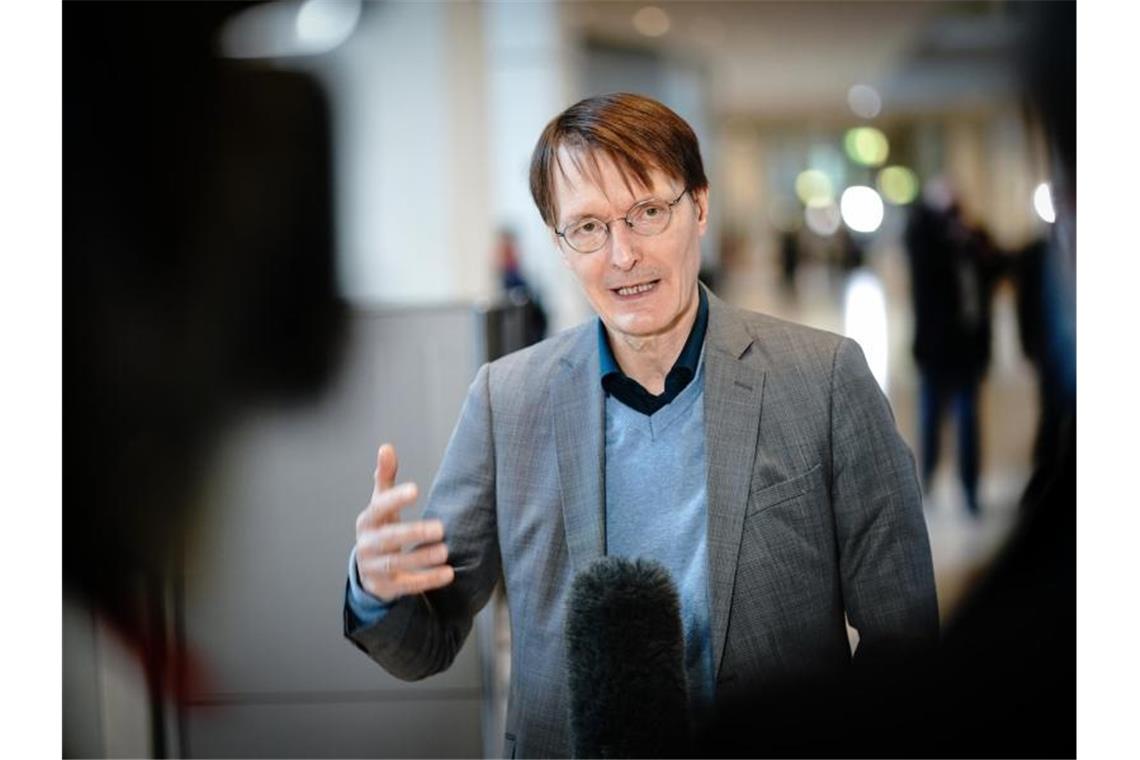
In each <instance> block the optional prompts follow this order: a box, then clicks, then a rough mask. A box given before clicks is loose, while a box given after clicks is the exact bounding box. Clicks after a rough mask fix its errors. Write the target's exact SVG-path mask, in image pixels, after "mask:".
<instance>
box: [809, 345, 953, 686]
mask: <svg viewBox="0 0 1140 760" xmlns="http://www.w3.org/2000/svg"><path fill="white" fill-rule="evenodd" d="M831 489H832V493H831V497H832V504H833V508H834V514H835V521H836V535H837V540H838V543H839V561H840V581H841V584H842V591H843V600H844V606H845V609H846V612H847V617H848V619H849V621H850V623H851V625H852V626H854V627H855V628H856V629H857V630H858V631H859V646H858V648H857V650H856V653H855V662H856V664H857V665H859V666H861V667H865V666H866V665H868V664H878V663H886V662H897V661H898V660H900V659H905V658H908V657H910V656H912V655H914V654H917V653H921V652H924V651H928V650H929V649H930V648H932V647H933V646H934V645H935V644H936V643H937V640H938V603H937V598H936V595H935V588H934V569H933V565H932V562H931V557H930V542H929V538H928V536H927V532H926V522H925V520H924V519H923V514H922V492H921V489H920V487H919V483H918V478H917V475H916V472H915V465H914V458H913V457H912V456H911V453H910V450H909V449H908V448H907V446H906V443H905V442H904V441H903V440H902V437H901V436H900V435H899V433H898V430H897V429H896V428H895V421H894V416H893V414H892V413H891V409H890V405H889V404H888V403H887V400H886V398H885V397H884V396H883V394H882V391H880V389H879V386H878V384H877V383H876V382H875V379H874V377H873V376H872V375H871V371H870V369H869V368H868V367H867V362H866V360H865V359H864V358H863V352H862V350H861V349H860V348H859V345H858V344H857V343H855V342H854V341H852V340H850V339H849V338H844V339H843V340H842V341H841V342H840V344H839V346H838V347H837V349H836V353H835V358H834V365H833V367H832V387H831Z"/></svg>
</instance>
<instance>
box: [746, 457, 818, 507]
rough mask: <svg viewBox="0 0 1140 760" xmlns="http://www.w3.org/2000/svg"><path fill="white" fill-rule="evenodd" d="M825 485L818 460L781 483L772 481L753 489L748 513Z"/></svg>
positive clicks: (749, 499)
mask: <svg viewBox="0 0 1140 760" xmlns="http://www.w3.org/2000/svg"><path fill="white" fill-rule="evenodd" d="M822 485H823V470H822V467H821V466H820V464H819V463H818V462H816V463H815V465H813V466H812V467H810V468H809V469H808V470H807V471H806V472H803V473H801V474H799V475H795V476H793V477H791V478H788V479H787V480H782V481H780V482H779V483H771V484H767V485H764V486H761V487H760V488H759V489H753V491H752V493H750V494H749V496H748V515H749V516H751V515H754V514H756V513H757V512H763V511H764V510H766V509H770V508H772V507H774V506H776V505H777V504H783V503H784V502H786V501H790V500H791V499H795V498H796V497H798V496H803V495H804V494H806V493H808V492H810V491H813V490H814V489H816V488H819V487H820V486H822Z"/></svg>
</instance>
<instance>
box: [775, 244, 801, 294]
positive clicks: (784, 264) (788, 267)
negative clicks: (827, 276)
mask: <svg viewBox="0 0 1140 760" xmlns="http://www.w3.org/2000/svg"><path fill="white" fill-rule="evenodd" d="M799 265H800V241H799V235H798V234H797V233H796V232H795V231H792V230H785V231H783V232H781V233H780V285H781V286H782V287H783V290H784V295H785V296H786V297H787V298H789V299H791V300H795V297H796V269H798V268H799Z"/></svg>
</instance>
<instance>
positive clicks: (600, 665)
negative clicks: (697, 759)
mask: <svg viewBox="0 0 1140 760" xmlns="http://www.w3.org/2000/svg"><path fill="white" fill-rule="evenodd" d="M565 634H566V670H567V676H568V680H569V684H570V734H571V739H572V746H573V751H574V756H575V757H602V758H606V757H682V756H688V755H690V754H691V753H690V743H689V742H690V735H691V726H690V722H689V721H690V719H689V701H688V690H687V687H686V683H685V666H684V651H685V649H684V637H683V634H682V627H681V604H680V600H679V598H678V596H677V589H676V587H675V586H674V584H673V580H672V578H671V577H670V576H669V571H667V570H666V569H665V568H664V567H663V566H662V565H661V564H659V563H658V562H655V561H653V560H649V559H636V560H629V559H624V558H622V557H603V558H602V559H599V560H595V561H594V562H593V563H591V564H590V566H589V567H587V568H586V569H585V570H584V571H583V572H581V573H580V574H579V575H578V576H577V577H576V578H575V579H574V582H573V584H572V586H571V588H570V596H569V599H568V601H567V615H566V625H565Z"/></svg>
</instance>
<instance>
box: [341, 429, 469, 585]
mask: <svg viewBox="0 0 1140 760" xmlns="http://www.w3.org/2000/svg"><path fill="white" fill-rule="evenodd" d="M397 467H398V462H397V459H396V449H395V447H394V446H392V444H390V443H386V444H384V445H383V446H381V447H380V449H379V450H378V451H377V452H376V471H375V473H373V486H372V498H371V499H370V500H369V502H368V506H366V507H365V508H364V510H363V511H361V513H360V514H359V515H358V516H357V518H356V569H357V572H358V573H359V574H360V585H361V586H363V587H364V590H365V591H367V592H368V593H370V594H372V595H373V596H375V597H378V598H379V599H381V600H382V601H385V602H391V601H394V600H396V599H398V598H400V597H401V596H406V595H408V594H418V593H420V592H421V591H430V590H431V589H435V588H440V587H441V586H446V585H447V584H449V583H451V581H452V580H454V579H455V570H454V569H452V567H451V566H450V565H448V564H446V563H447V545H446V544H444V543H443V523H442V522H440V521H439V520H419V521H416V522H406V523H405V522H400V521H399V514H400V511H401V510H403V509H404V508H405V507H408V506H411V505H412V504H413V503H415V501H416V498H417V496H418V495H419V490H418V489H417V488H416V484H415V483H401V484H400V485H396V469H397Z"/></svg>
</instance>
